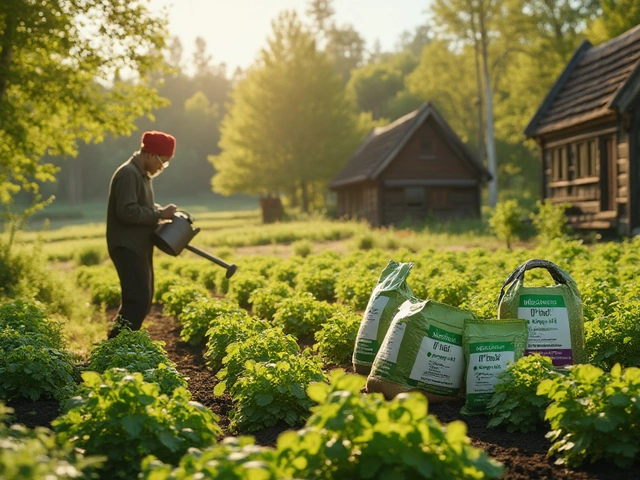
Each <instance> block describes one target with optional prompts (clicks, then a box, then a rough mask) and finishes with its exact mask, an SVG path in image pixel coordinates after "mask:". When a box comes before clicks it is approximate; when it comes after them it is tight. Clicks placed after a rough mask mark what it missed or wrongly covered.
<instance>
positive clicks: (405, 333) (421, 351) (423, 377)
mask: <svg viewBox="0 0 640 480" xmlns="http://www.w3.org/2000/svg"><path fill="white" fill-rule="evenodd" d="M473 318H474V316H473V314H472V313H471V312H468V311H466V310H461V309H458V308H454V307H450V306H449V305H445V304H443V303H439V302H436V301H435V300H426V301H423V302H416V301H415V300H414V301H411V300H408V301H407V302H405V303H404V304H403V305H402V307H401V308H400V310H399V312H398V314H397V315H396V316H395V318H394V319H393V322H392V323H391V326H390V327H389V331H388V332H387V335H386V337H385V338H384V342H383V343H382V346H381V347H380V351H379V352H378V356H377V357H376V359H375V361H374V363H373V367H372V368H371V373H370V374H369V378H368V379H367V390H368V391H369V392H382V393H383V394H384V395H385V397H387V398H393V397H395V396H396V395H397V394H399V393H401V392H406V391H410V390H416V391H419V392H421V393H423V394H425V395H426V397H427V398H428V399H429V400H430V401H432V402H443V401H448V400H456V399H457V398H458V397H459V395H460V394H461V391H462V386H463V379H464V354H463V352H462V331H463V328H464V323H465V321H468V320H471V319H473Z"/></svg>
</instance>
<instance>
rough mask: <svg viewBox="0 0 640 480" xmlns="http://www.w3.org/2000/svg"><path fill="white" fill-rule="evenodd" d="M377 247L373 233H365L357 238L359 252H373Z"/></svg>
mask: <svg viewBox="0 0 640 480" xmlns="http://www.w3.org/2000/svg"><path fill="white" fill-rule="evenodd" d="M375 246H376V240H375V238H373V235H372V234H371V233H364V234H362V235H359V236H358V237H356V248H357V249H358V250H371V249H372V248H373V247H375Z"/></svg>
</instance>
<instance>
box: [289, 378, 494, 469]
mask: <svg viewBox="0 0 640 480" xmlns="http://www.w3.org/2000/svg"><path fill="white" fill-rule="evenodd" d="M364 382H365V379H364V378H362V377H360V376H356V375H345V374H344V373H343V372H340V371H339V370H334V371H333V372H332V374H331V377H330V384H329V385H327V384H324V383H314V384H311V386H309V388H308V389H307V392H308V395H309V397H310V398H311V399H312V400H314V401H316V402H317V403H319V405H318V406H315V407H312V408H311V412H312V415H311V417H310V418H309V420H307V423H306V427H305V428H304V429H303V430H299V431H297V432H286V433H283V434H282V435H280V437H279V438H278V446H277V455H278V465H279V466H280V468H281V469H282V471H283V473H284V476H285V477H286V478H315V479H327V480H328V479H334V478H350V479H366V478H412V479H413V478H431V479H434V478H443V479H444V478H457V479H458V478H459V479H463V478H469V479H470V478H498V477H499V476H500V475H502V472H503V468H502V466H501V464H499V463H498V462H496V461H494V460H492V459H491V458H489V457H488V456H487V455H486V454H485V453H484V452H482V451H481V450H478V449H476V448H474V447H472V446H471V445H470V440H469V438H468V437H467V436H466V425H465V424H464V423H462V422H458V421H455V422H451V423H449V424H448V425H447V427H446V428H444V427H442V426H441V425H440V423H439V422H438V420H436V419H435V417H433V416H431V415H428V414H427V400H426V399H425V397H424V396H422V395H420V394H418V393H404V394H400V395H398V396H397V397H396V398H395V399H393V400H392V401H390V402H387V401H386V400H385V399H384V397H383V396H382V394H379V393H374V394H369V395H362V394H361V393H360V389H361V388H362V387H363V386H364Z"/></svg>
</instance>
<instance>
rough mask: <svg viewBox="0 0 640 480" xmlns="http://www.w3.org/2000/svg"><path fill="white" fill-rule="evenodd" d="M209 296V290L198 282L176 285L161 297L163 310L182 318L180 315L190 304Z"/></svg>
mask: <svg viewBox="0 0 640 480" xmlns="http://www.w3.org/2000/svg"><path fill="white" fill-rule="evenodd" d="M208 297H209V291H208V290H207V289H206V288H204V287H203V286H202V285H198V284H196V283H187V284H182V285H174V286H172V287H170V288H169V291H168V292H166V293H164V294H163V295H162V297H161V300H162V303H163V304H164V306H163V310H162V311H163V313H165V314H167V315H173V316H175V317H177V318H178V319H180V315H181V314H182V312H183V311H184V309H185V308H186V307H187V306H188V305H190V304H191V303H193V302H198V301H200V300H202V299H206V298H208Z"/></svg>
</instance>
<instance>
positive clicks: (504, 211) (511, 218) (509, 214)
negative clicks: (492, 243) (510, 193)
mask: <svg viewBox="0 0 640 480" xmlns="http://www.w3.org/2000/svg"><path fill="white" fill-rule="evenodd" d="M523 216H524V211H523V210H522V208H521V207H520V205H519V204H518V201H517V200H505V201H503V202H498V204H497V205H496V209H495V211H494V212H493V215H491V218H490V219H489V225H490V226H491V228H492V230H493V233H495V235H496V237H498V239H499V240H502V241H503V242H506V244H507V248H509V249H510V248H511V242H512V241H513V240H514V239H517V238H519V236H520V234H521V233H522V226H523V224H522V217H523Z"/></svg>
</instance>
